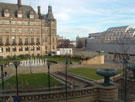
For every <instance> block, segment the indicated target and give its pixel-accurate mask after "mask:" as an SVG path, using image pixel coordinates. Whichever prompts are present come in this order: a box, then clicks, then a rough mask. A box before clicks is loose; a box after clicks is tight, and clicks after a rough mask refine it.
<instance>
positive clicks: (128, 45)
mask: <svg viewBox="0 0 135 102" xmlns="http://www.w3.org/2000/svg"><path fill="white" fill-rule="evenodd" d="M86 49H87V50H91V51H104V52H106V53H118V54H125V53H126V54H131V55H135V27H134V26H120V27H111V28H108V29H107V30H106V31H104V32H101V33H99V34H97V36H96V37H94V38H92V39H91V38H90V39H88V40H87V47H86Z"/></svg>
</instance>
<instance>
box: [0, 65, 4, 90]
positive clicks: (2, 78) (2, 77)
mask: <svg viewBox="0 0 135 102" xmlns="http://www.w3.org/2000/svg"><path fill="white" fill-rule="evenodd" d="M0 66H1V82H2V90H4V73H3V64H1V65H0Z"/></svg>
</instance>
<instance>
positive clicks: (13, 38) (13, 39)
mask: <svg viewBox="0 0 135 102" xmlns="http://www.w3.org/2000/svg"><path fill="white" fill-rule="evenodd" d="M12 42H13V43H12V45H16V40H15V37H14V36H12Z"/></svg>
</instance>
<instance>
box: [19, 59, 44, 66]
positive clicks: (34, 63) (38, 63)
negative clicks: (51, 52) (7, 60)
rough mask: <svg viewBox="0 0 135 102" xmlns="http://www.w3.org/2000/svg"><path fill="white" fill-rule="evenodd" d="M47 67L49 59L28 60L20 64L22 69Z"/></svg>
mask: <svg viewBox="0 0 135 102" xmlns="http://www.w3.org/2000/svg"><path fill="white" fill-rule="evenodd" d="M45 65H47V59H45V60H41V59H28V60H23V61H21V62H20V66H22V67H39V66H45Z"/></svg>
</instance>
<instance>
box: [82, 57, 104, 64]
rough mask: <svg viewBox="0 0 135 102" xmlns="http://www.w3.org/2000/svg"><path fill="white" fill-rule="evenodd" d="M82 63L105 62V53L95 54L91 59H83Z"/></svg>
mask: <svg viewBox="0 0 135 102" xmlns="http://www.w3.org/2000/svg"><path fill="white" fill-rule="evenodd" d="M82 64H84V65H88V64H104V55H101V56H100V55H99V56H95V57H93V58H91V59H89V60H86V61H83V62H82Z"/></svg>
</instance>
